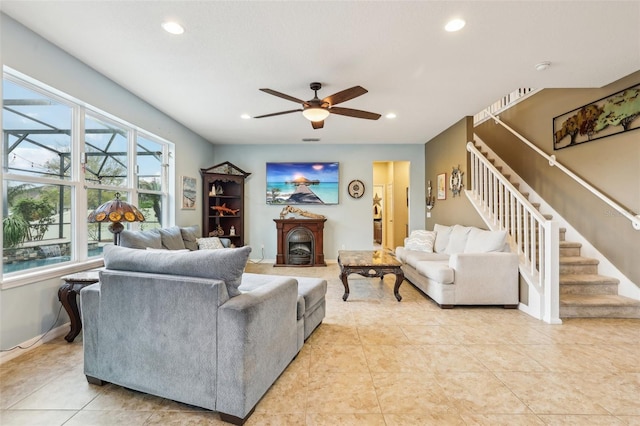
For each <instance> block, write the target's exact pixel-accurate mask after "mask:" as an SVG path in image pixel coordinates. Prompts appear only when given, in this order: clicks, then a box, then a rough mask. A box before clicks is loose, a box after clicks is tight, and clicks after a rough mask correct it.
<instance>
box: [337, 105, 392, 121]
mask: <svg viewBox="0 0 640 426" xmlns="http://www.w3.org/2000/svg"><path fill="white" fill-rule="evenodd" d="M329 112H330V113H331V114H338V115H346V116H347V117H355V118H365V119H367V120H377V119H378V118H380V117H381V115H380V114H376V113H375V112H369V111H361V110H359V109H351V108H340V107H334V108H330V109H329Z"/></svg>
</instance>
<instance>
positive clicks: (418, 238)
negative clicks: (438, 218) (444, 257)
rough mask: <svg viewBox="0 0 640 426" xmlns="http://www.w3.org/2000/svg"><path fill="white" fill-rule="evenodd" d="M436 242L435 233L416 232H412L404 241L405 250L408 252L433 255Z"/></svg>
mask: <svg viewBox="0 0 640 426" xmlns="http://www.w3.org/2000/svg"><path fill="white" fill-rule="evenodd" d="M435 240H436V233H435V232H434V231H424V230H416V231H411V235H409V237H408V238H406V239H405V241H404V248H406V249H407V250H417V251H424V252H426V253H433V243H434V242H435Z"/></svg>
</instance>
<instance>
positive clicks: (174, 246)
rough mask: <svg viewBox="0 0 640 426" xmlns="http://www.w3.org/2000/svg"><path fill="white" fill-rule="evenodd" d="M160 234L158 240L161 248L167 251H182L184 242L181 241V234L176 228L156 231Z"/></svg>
mask: <svg viewBox="0 0 640 426" xmlns="http://www.w3.org/2000/svg"><path fill="white" fill-rule="evenodd" d="M158 232H159V233H160V239H161V241H162V247H163V248H166V249H167V250H184V249H185V248H186V247H185V246H184V241H183V239H182V232H180V228H179V227H178V226H172V227H171V228H161V229H158Z"/></svg>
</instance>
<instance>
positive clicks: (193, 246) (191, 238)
mask: <svg viewBox="0 0 640 426" xmlns="http://www.w3.org/2000/svg"><path fill="white" fill-rule="evenodd" d="M180 235H182V241H183V242H184V247H185V248H188V249H189V250H198V243H197V242H196V239H197V238H200V227H199V226H198V225H193V226H187V227H184V228H180Z"/></svg>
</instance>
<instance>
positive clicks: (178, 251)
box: [146, 247, 189, 253]
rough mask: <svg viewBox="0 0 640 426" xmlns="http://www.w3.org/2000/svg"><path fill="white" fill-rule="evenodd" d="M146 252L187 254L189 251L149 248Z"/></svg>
mask: <svg viewBox="0 0 640 426" xmlns="http://www.w3.org/2000/svg"><path fill="white" fill-rule="evenodd" d="M146 250H147V251H153V252H157V253H180V252H187V251H189V250H188V249H186V248H185V249H179V250H169V249H166V248H161V249H156V248H151V247H147V249H146Z"/></svg>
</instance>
